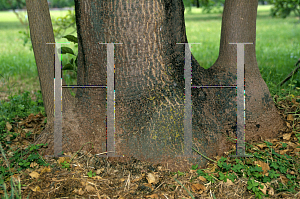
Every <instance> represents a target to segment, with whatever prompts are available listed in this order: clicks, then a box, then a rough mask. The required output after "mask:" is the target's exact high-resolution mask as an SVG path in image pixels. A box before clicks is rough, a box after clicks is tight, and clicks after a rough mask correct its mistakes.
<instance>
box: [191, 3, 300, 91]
mask: <svg viewBox="0 0 300 199" xmlns="http://www.w3.org/2000/svg"><path fill="white" fill-rule="evenodd" d="M270 7H271V6H269V5H268V6H259V7H258V16H257V28H256V57H257V63H258V67H259V69H260V72H261V74H262V77H263V79H264V80H265V82H266V83H267V85H268V87H269V89H270V92H271V94H272V95H275V94H277V95H279V96H281V95H282V94H281V91H282V90H280V89H277V88H276V86H277V84H278V83H280V82H281V81H282V80H283V79H284V78H285V77H286V76H287V75H288V74H289V73H290V72H292V70H293V69H294V64H295V63H296V62H297V60H298V59H299V58H300V24H296V22H297V21H299V20H298V19H297V18H296V17H295V16H294V15H291V16H290V17H288V18H286V19H282V18H272V17H271V16H270V12H269V9H270ZM185 21H186V32H187V38H188V41H189V42H190V43H201V44H195V45H192V53H193V55H194V56H195V58H196V59H197V60H198V62H199V63H200V65H201V66H202V67H204V68H209V67H210V66H212V65H213V64H214V62H215V61H216V60H217V58H218V54H219V48H220V37H221V24H222V16H221V13H213V14H202V12H201V9H200V8H194V7H193V8H192V11H191V13H188V14H187V12H186V15H185ZM294 80H296V81H297V82H298V83H300V76H299V74H296V75H294ZM291 81H292V80H289V81H288V82H287V83H285V84H284V85H283V87H282V88H284V89H287V88H288V86H287V85H288V84H289V83H290V82H291ZM294 92H295V91H294V90H293V91H291V93H294ZM284 94H286V93H284ZM284 94H283V95H284Z"/></svg>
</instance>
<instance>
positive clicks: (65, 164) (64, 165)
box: [61, 161, 70, 170]
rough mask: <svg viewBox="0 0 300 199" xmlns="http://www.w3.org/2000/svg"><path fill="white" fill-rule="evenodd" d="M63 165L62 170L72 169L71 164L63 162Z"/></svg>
mask: <svg viewBox="0 0 300 199" xmlns="http://www.w3.org/2000/svg"><path fill="white" fill-rule="evenodd" d="M61 165H62V168H66V169H68V170H69V169H70V164H69V163H68V162H67V161H64V162H62V163H61Z"/></svg>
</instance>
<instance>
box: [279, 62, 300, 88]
mask: <svg viewBox="0 0 300 199" xmlns="http://www.w3.org/2000/svg"><path fill="white" fill-rule="evenodd" d="M299 63H300V59H299V60H298V61H297V63H296V64H295V66H296V68H295V69H294V70H293V71H292V72H291V73H290V74H289V75H288V76H287V77H286V78H285V79H284V80H283V81H282V82H281V83H280V84H278V86H279V85H280V86H282V85H283V84H284V83H285V82H286V81H288V80H289V79H290V78H291V77H292V76H293V75H294V74H295V73H296V72H297V71H298V69H299V68H300V65H299V66H297V65H298V64H299Z"/></svg>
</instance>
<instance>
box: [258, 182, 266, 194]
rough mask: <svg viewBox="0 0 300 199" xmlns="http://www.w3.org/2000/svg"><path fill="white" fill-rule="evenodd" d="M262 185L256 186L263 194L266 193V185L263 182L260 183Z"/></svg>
mask: <svg viewBox="0 0 300 199" xmlns="http://www.w3.org/2000/svg"><path fill="white" fill-rule="evenodd" d="M261 185H262V186H264V187H263V188H260V187H258V189H259V190H261V192H263V193H264V194H267V187H266V185H264V184H261Z"/></svg>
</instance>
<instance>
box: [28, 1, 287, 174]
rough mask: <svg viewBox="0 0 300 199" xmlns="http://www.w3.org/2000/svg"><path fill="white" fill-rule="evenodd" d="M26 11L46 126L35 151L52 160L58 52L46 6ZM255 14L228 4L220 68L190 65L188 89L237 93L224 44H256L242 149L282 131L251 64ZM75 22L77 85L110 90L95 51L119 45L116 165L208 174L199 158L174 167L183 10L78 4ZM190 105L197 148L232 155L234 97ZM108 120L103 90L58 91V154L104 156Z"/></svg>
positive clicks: (231, 53) (215, 95) (147, 4)
mask: <svg viewBox="0 0 300 199" xmlns="http://www.w3.org/2000/svg"><path fill="white" fill-rule="evenodd" d="M26 5H27V9H28V16H29V24H30V34H31V39H32V44H33V50H34V54H35V60H36V64H37V68H38V73H39V77H40V85H41V90H42V95H43V100H44V104H45V111H46V114H47V117H48V122H47V126H46V128H45V130H44V131H43V133H42V134H41V135H40V137H39V138H38V140H37V142H36V143H49V146H50V147H49V148H48V149H47V150H46V151H45V152H46V154H53V107H54V102H53V98H54V93H53V78H54V76H53V65H54V60H53V54H54V48H53V46H50V45H46V42H54V35H53V30H52V24H51V19H50V14H49V10H48V6H47V2H46V1H45V0H27V1H26ZM257 5H258V1H257V0H256V1H253V0H245V1H240V0H230V1H226V2H225V5H224V13H223V17H222V29H221V41H220V52H219V57H218V59H217V60H216V62H215V63H214V64H213V66H212V67H210V68H209V69H207V70H206V69H204V68H202V67H200V65H199V64H198V62H197V61H196V60H195V59H194V57H193V56H192V71H193V85H234V84H236V70H237V66H236V54H237V51H236V45H229V43H230V42H253V43H254V44H253V45H246V46H245V82H246V83H245V86H246V141H248V140H250V139H258V138H260V137H262V138H271V137H276V135H277V133H278V130H279V129H281V128H282V127H283V121H282V120H281V118H280V116H279V115H278V113H277V110H276V108H275V106H274V102H273V100H272V98H271V96H270V92H269V90H268V87H267V85H266V84H265V82H264V80H263V79H262V77H261V74H260V72H259V69H258V66H257V62H256V55H255V42H256V41H255V38H256V29H255V27H256V13H257ZM237 8H239V9H237ZM75 13H76V25H77V35H78V75H77V84H78V85H106V66H107V63H106V46H105V45H100V44H98V43H99V42H100V43H112V42H113V43H123V45H116V46H115V49H114V52H115V94H116V95H115V97H116V99H115V103H116V108H115V117H116V118H115V121H116V124H115V139H116V153H117V154H118V155H125V157H126V158H124V159H123V158H121V159H119V160H127V158H128V157H130V156H132V155H133V156H135V157H136V158H138V159H141V160H148V161H151V162H153V163H162V164H164V165H166V164H167V163H168V165H169V168H170V169H171V170H173V171H174V170H177V169H179V168H180V170H185V169H186V170H187V169H189V168H190V167H191V164H195V163H198V164H199V165H200V166H204V165H205V163H206V159H204V158H203V157H201V156H200V157H199V156H198V157H197V158H191V159H189V158H186V157H179V158H176V155H183V143H184V142H183V141H184V140H183V138H184V131H183V121H184V118H183V117H184V114H183V113H184V82H185V80H184V63H185V48H184V45H177V44H176V43H186V42H187V38H186V33H185V23H184V5H183V2H182V1H181V0H157V1H147V0H142V1H135V0H131V1H127V2H123V1H113V0H110V1H100V0H99V1H92V0H84V1H83V0H75ZM43 44H45V45H43ZM63 84H65V82H64V79H63ZM192 102H193V123H192V125H193V131H192V133H193V138H192V139H193V141H194V144H195V148H197V149H198V151H201V152H202V153H203V154H205V155H206V156H209V157H212V156H215V155H221V154H222V153H223V151H225V150H227V149H228V147H229V145H228V142H227V141H226V137H227V136H231V137H234V138H235V131H234V129H236V122H235V121H236V91H235V89H226V88H222V89H220V88H217V89H216V88H202V89H192ZM105 113H106V91H105V89H102V88H93V89H89V88H79V89H77V92H76V96H75V98H73V97H72V96H71V95H70V93H69V91H68V89H63V134H64V140H63V143H64V145H63V149H64V151H65V152H68V151H76V150H78V149H79V147H80V146H81V145H83V144H84V143H86V142H89V141H90V142H92V143H94V149H93V153H94V154H95V153H99V152H103V150H105V148H104V149H103V148H102V146H103V144H104V145H105V142H106V134H105V129H106V124H105V121H106V117H105ZM219 132H220V133H219ZM88 149H89V148H86V147H85V150H88ZM110 159H112V160H114V158H110Z"/></svg>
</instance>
